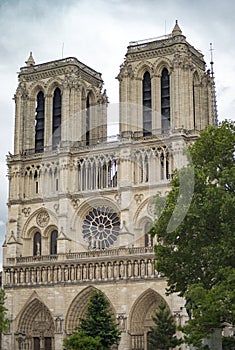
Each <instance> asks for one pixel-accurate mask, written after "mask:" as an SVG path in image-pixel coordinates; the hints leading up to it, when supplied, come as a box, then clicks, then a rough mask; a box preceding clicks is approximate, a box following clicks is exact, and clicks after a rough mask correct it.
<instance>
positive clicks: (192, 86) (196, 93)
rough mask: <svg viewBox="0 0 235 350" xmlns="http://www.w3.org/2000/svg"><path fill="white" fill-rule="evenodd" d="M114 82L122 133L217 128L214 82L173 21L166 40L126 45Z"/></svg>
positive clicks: (164, 132) (197, 52)
mask: <svg viewBox="0 0 235 350" xmlns="http://www.w3.org/2000/svg"><path fill="white" fill-rule="evenodd" d="M118 80H119V82H120V105H121V108H120V130H121V133H126V132H132V133H135V134H136V135H138V136H149V135H159V134H167V133H169V132H171V131H173V130H174V131H175V130H179V129H185V130H195V131H200V130H202V129H203V128H205V127H206V126H207V125H208V124H215V123H216V113H215V110H214V108H213V103H214V90H213V84H214V81H213V76H211V75H210V72H209V71H206V64H205V61H204V58H203V55H202V53H201V52H200V51H198V50H196V49H195V48H194V47H193V46H192V45H190V44H189V43H188V42H187V41H186V37H185V36H184V35H183V34H182V31H181V29H180V27H179V24H178V22H177V21H176V24H175V26H174V28H173V30H172V32H171V33H170V34H169V35H165V36H163V37H159V38H154V39H147V40H140V41H134V42H130V43H129V46H128V48H127V53H126V58H125V61H124V63H123V64H122V65H121V69H120V73H119V75H118Z"/></svg>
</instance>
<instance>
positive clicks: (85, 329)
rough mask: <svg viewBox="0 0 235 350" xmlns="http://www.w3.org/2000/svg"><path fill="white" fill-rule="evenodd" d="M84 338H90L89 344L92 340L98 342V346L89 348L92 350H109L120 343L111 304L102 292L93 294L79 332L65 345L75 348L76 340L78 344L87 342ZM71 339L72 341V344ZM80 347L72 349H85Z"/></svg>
mask: <svg viewBox="0 0 235 350" xmlns="http://www.w3.org/2000/svg"><path fill="white" fill-rule="evenodd" d="M84 336H86V337H88V338H87V339H86V341H87V342H88V343H89V341H90V338H92V339H94V340H96V341H97V344H95V343H94V344H91V347H90V348H89V349H90V350H93V349H97V350H98V349H99V350H107V349H110V347H111V346H112V345H113V344H116V343H118V341H119V338H120V332H119V330H118V325H117V324H116V322H115V319H114V315H113V314H112V312H111V310H110V304H109V302H108V300H107V299H106V297H105V295H104V293H103V292H101V291H94V292H93V293H92V295H91V297H90V299H89V302H88V305H87V312H86V316H85V317H84V318H81V319H80V324H79V326H78V328H77V332H76V333H75V334H74V335H72V336H71V337H69V338H68V340H65V344H66V345H67V346H70V345H71V346H75V345H73V344H75V343H72V342H73V341H74V339H75V340H76V341H77V344H78V343H79V342H80V343H81V342H82V341H85V340H84ZM81 338H82V339H81ZM70 339H72V340H71V343H70ZM77 346H78V345H77ZM79 346H80V347H77V348H76V347H75V348H73V347H71V349H79V350H82V349H83V348H82V347H81V345H79ZM92 346H93V347H92ZM95 346H97V347H95ZM68 349H70V348H68ZM84 349H85V348H84Z"/></svg>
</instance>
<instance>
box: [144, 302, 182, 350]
mask: <svg viewBox="0 0 235 350" xmlns="http://www.w3.org/2000/svg"><path fill="white" fill-rule="evenodd" d="M153 321H154V323H155V325H156V326H155V327H151V333H150V334H149V337H148V343H149V344H150V346H152V348H153V349H159V350H168V349H170V348H174V347H175V346H177V345H180V344H181V340H180V339H177V337H176V335H175V333H176V324H175V320H174V317H173V316H172V315H171V313H170V311H169V310H168V308H167V306H166V304H165V303H161V304H159V310H158V311H157V312H156V314H155V315H154V316H153Z"/></svg>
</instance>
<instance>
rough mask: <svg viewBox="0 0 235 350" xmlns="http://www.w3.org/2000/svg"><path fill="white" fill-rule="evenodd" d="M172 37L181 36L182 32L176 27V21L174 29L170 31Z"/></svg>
mask: <svg viewBox="0 0 235 350" xmlns="http://www.w3.org/2000/svg"><path fill="white" fill-rule="evenodd" d="M172 35H173V36H176V35H182V30H181V29H180V26H179V25H178V21H177V20H176V21H175V26H174V29H173V30H172Z"/></svg>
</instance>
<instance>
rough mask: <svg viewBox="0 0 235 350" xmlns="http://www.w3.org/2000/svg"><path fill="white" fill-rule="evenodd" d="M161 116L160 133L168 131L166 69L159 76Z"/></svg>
mask: <svg viewBox="0 0 235 350" xmlns="http://www.w3.org/2000/svg"><path fill="white" fill-rule="evenodd" d="M161 114H162V133H166V132H168V131H169V129H170V77H169V73H168V70H167V69H166V68H164V69H163V71H162V76H161Z"/></svg>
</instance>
